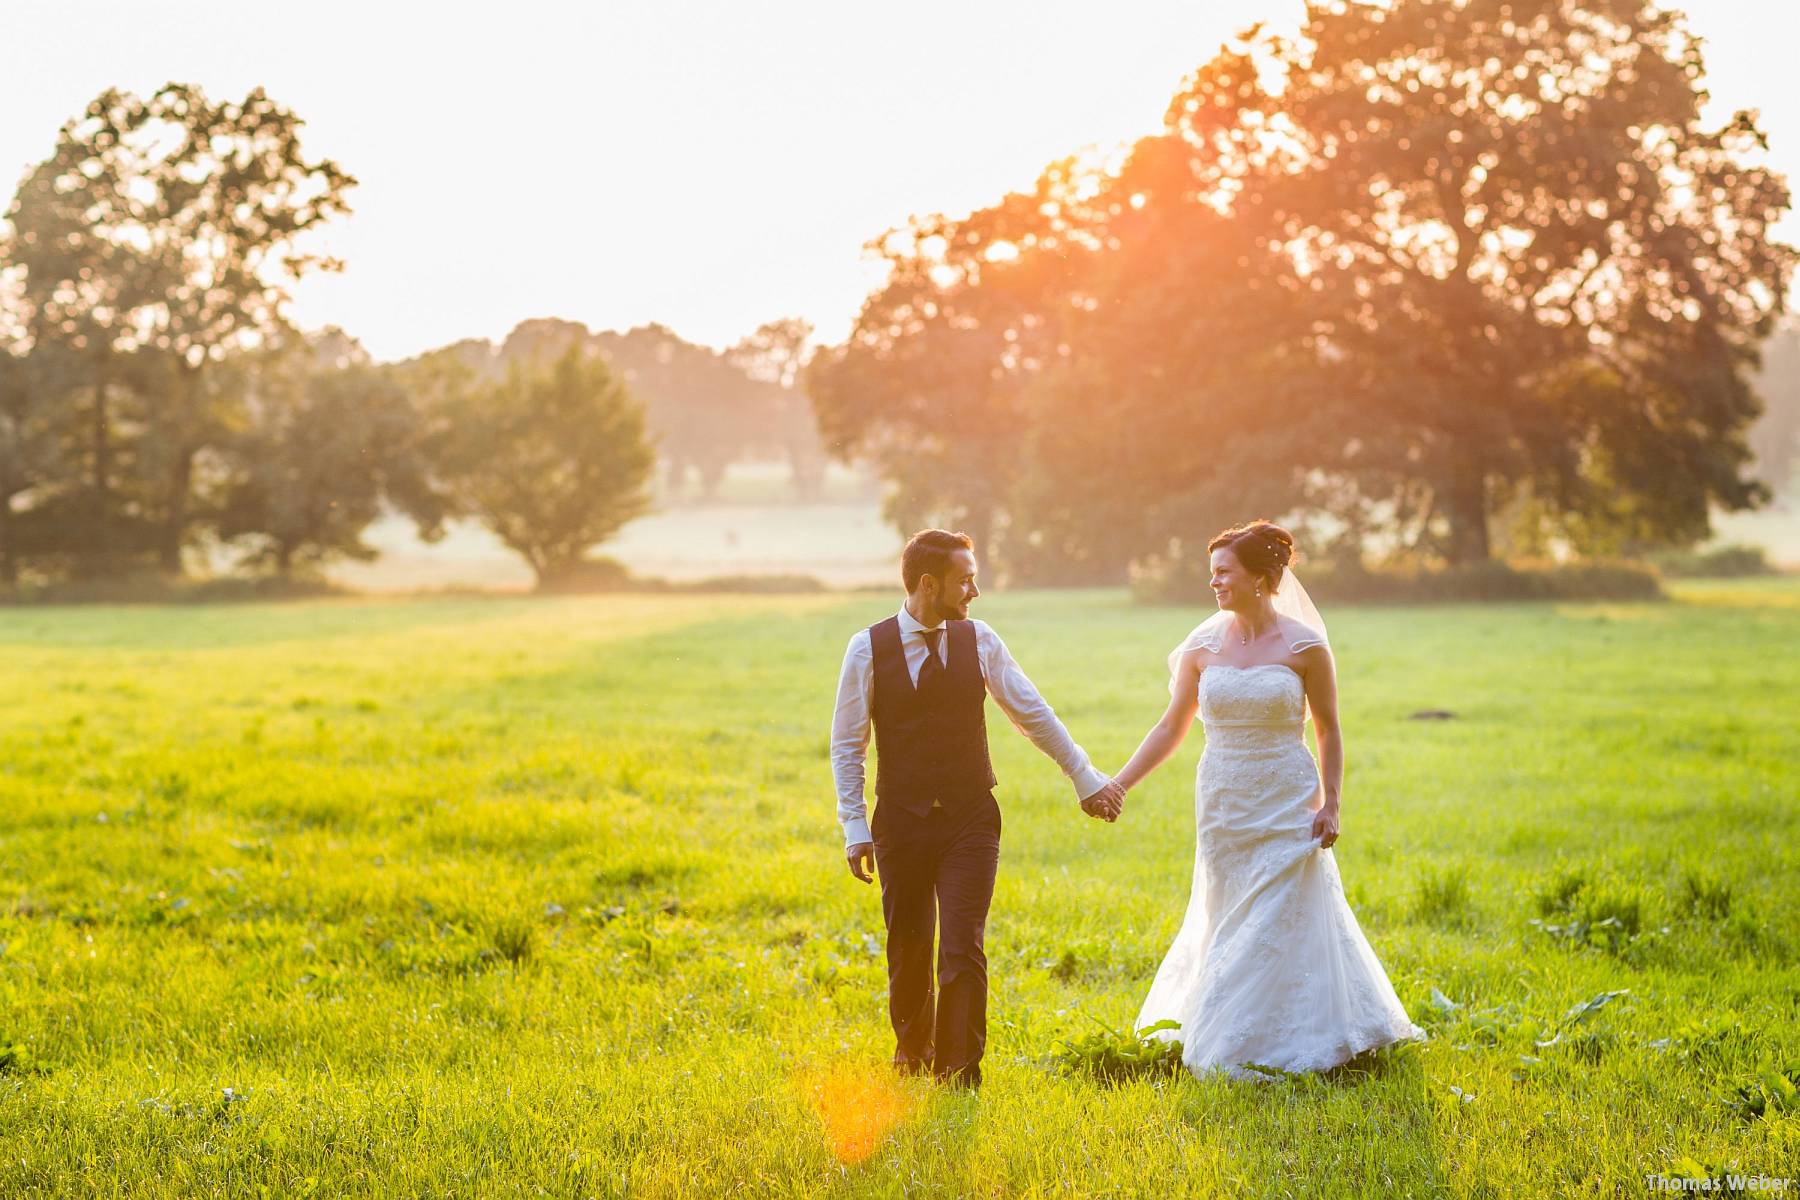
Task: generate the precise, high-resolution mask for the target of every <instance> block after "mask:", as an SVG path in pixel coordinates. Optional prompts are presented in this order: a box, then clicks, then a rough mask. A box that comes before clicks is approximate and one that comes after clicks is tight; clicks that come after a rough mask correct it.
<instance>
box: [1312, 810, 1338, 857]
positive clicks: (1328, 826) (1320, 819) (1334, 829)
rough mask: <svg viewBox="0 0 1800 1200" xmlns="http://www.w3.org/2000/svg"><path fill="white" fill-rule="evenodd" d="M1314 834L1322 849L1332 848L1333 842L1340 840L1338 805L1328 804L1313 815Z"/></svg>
mask: <svg viewBox="0 0 1800 1200" xmlns="http://www.w3.org/2000/svg"><path fill="white" fill-rule="evenodd" d="M1312 835H1313V837H1315V838H1317V839H1318V840H1319V848H1320V849H1321V850H1329V849H1331V846H1332V843H1334V842H1336V841H1337V840H1338V806H1337V805H1336V804H1326V805H1325V806H1324V807H1323V808H1321V809H1319V811H1318V813H1317V814H1316V815H1315V816H1314V817H1313V823H1312Z"/></svg>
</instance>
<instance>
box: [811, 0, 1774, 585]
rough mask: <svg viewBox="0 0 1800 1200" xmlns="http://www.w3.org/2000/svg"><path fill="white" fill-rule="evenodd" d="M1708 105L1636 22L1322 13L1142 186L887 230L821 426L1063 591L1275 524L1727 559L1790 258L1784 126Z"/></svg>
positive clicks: (1578, 6) (1677, 41)
mask: <svg viewBox="0 0 1800 1200" xmlns="http://www.w3.org/2000/svg"><path fill="white" fill-rule="evenodd" d="M1702 82H1703V71H1702V63H1701V59H1700V55H1699V50H1698V46H1697V43H1695V42H1694V41H1693V39H1692V38H1691V37H1690V36H1689V35H1688V34H1687V32H1686V29H1685V26H1684V24H1683V21H1682V19H1681V18H1680V17H1679V16H1676V15H1674V14H1670V13H1667V12H1664V11H1662V10H1659V9H1657V8H1654V7H1645V6H1643V5H1641V4H1639V3H1638V2H1637V0H1616V2H1615V0H1558V2H1557V3H1550V2H1549V0H1523V2H1520V0H1510V2H1509V0H1441V2H1426V0H1391V2H1385V3H1363V2H1345V3H1334V4H1317V3H1315V4H1312V5H1310V6H1309V7H1308V9H1307V19H1306V22H1305V24H1304V27H1303V28H1302V30H1301V33H1300V35H1299V37H1297V38H1295V39H1292V40H1286V39H1282V38H1278V37H1275V36H1272V35H1269V34H1266V33H1265V32H1263V31H1262V30H1260V29H1252V30H1250V31H1249V32H1248V33H1246V34H1245V35H1244V36H1243V37H1242V38H1241V39H1239V40H1238V41H1236V42H1235V43H1233V44H1232V45H1230V46H1228V47H1226V48H1225V49H1224V50H1223V51H1222V52H1221V54H1220V55H1218V56H1217V57H1216V58H1215V59H1213V60H1212V61H1210V62H1208V63H1206V64H1204V65H1203V67H1202V68H1201V69H1200V70H1198V71H1197V72H1196V73H1195V74H1194V75H1193V76H1192V77H1191V78H1190V79H1189V80H1187V81H1186V82H1185V83H1184V85H1183V87H1182V88H1181V90H1180V91H1179V92H1178V93H1177V94H1176V95H1175V97H1174V98H1173V100H1172V101H1171V104H1170V106H1169V109H1168V113H1167V119H1166V128H1165V131H1164V133H1163V134H1161V135H1159V136H1157V137H1153V138H1147V139H1144V140H1143V141H1141V142H1140V143H1138V144H1137V145H1136V146H1135V147H1133V148H1132V151H1131V153H1130V154H1129V155H1128V156H1126V157H1125V159H1124V160H1123V163H1122V164H1121V165H1120V166H1118V167H1107V168H1104V169H1093V168H1086V169H1084V168H1082V167H1080V166H1079V165H1078V164H1068V163H1065V164H1055V165H1053V167H1052V168H1051V169H1050V170H1049V171H1047V172H1046V174H1045V176H1044V178H1043V179H1041V180H1040V181H1039V183H1038V185H1037V187H1036V188H1035V190H1034V191H1033V192H1031V193H1027V194H1018V195H1013V196H1008V197H1006V198H1005V199H1003V200H1002V201H1001V202H1000V203H998V204H997V205H995V206H993V207H992V208H987V209H982V210H979V211H977V212H975V213H973V214H971V215H970V216H968V217H965V218H960V219H951V218H945V217H942V216H937V217H930V218H921V219H918V220H915V221H914V222H912V223H911V225H910V226H909V227H908V228H906V229H903V230H899V231H894V232H890V233H889V234H888V235H885V236H884V237H883V238H882V239H879V240H878V241H877V242H876V243H874V245H875V248H876V249H877V250H878V251H880V252H881V253H883V254H884V255H885V256H886V257H887V259H888V262H889V276H888V279H887V282H886V283H885V284H884V285H883V286H882V287H881V288H880V289H878V290H877V291H876V292H875V293H874V294H873V295H871V296H870V297H869V299H868V301H867V302H866V304H865V306H864V308H863V311H862V314H861V316H860V318H859V320H858V323H857V325H856V327H855V329H854V330H853V331H852V333H851V336H850V338H849V339H848V340H847V341H846V342H845V344H843V345H842V346H838V347H832V348H829V349H828V350H826V351H823V352H821V354H820V355H819V357H818V358H817V360H816V361H815V365H814V367H813V369H812V371H811V372H810V377H809V386H810V389H811V391H812V394H813V396H814V400H815V405H816V408H817V412H818V419H819V423H820V428H821V430H822V431H823V432H824V434H825V435H826V437H827V440H828V442H829V444H830V445H831V448H832V450H833V452H834V453H836V454H838V455H840V456H850V455H866V456H868V457H870V458H871V459H872V460H873V461H874V462H875V464H876V466H877V467H878V469H879V470H880V471H881V473H882V474H883V476H884V477H885V478H886V479H887V480H888V482H889V485H890V489H891V490H890V504H889V514H890V516H891V517H892V518H893V519H895V520H896V521H897V522H898V523H899V524H900V525H901V526H902V527H903V528H905V527H908V526H916V524H918V523H919V522H920V521H922V520H924V519H927V518H930V519H933V520H938V521H949V522H952V523H957V524H963V525H967V526H968V527H969V528H970V530H971V532H974V533H976V534H977V535H978V536H980V537H981V538H982V540H983V542H984V545H985V544H987V543H989V542H992V543H994V544H996V545H997V547H998V550H999V552H1000V557H1001V559H1002V561H1003V562H1005V563H1008V564H1010V565H1011V566H1012V567H1013V568H1014V569H1015V570H1016V571H1018V573H1019V574H1021V575H1025V576H1029V577H1034V578H1051V577H1056V576H1061V577H1068V576H1069V575H1070V573H1071V572H1073V573H1076V574H1082V575H1087V576H1091V577H1116V576H1117V574H1118V573H1119V572H1120V571H1121V570H1122V569H1123V565H1124V563H1125V562H1126V561H1127V560H1130V559H1133V558H1138V557H1142V556H1144V555H1146V554H1151V553H1155V552H1156V550H1157V549H1158V546H1157V543H1158V542H1159V541H1160V542H1162V543H1163V544H1165V545H1166V544H1167V543H1168V542H1169V541H1170V540H1171V539H1172V538H1173V539H1182V538H1184V537H1192V536H1196V535H1198V536H1201V537H1204V535H1205V534H1206V533H1207V532H1210V529H1211V528H1216V527H1217V525H1218V524H1223V523H1226V522H1228V521H1235V520H1240V519H1243V518H1244V517H1245V516H1248V515H1252V514H1254V513H1258V512H1266V513H1276V514H1283V515H1287V516H1289V517H1290V518H1293V517H1300V518H1309V517H1315V516H1316V517H1319V518H1321V519H1320V520H1319V521H1318V522H1317V524H1318V526H1319V529H1320V532H1321V533H1325V534H1328V535H1329V536H1331V537H1333V538H1335V540H1336V541H1337V542H1338V544H1339V546H1341V547H1342V548H1343V549H1344V550H1345V551H1346V552H1360V551H1361V550H1362V549H1363V547H1364V546H1365V545H1366V544H1367V542H1368V541H1369V540H1370V539H1371V537H1379V538H1380V539H1381V540H1383V541H1386V542H1387V543H1388V544H1390V545H1393V544H1398V545H1401V546H1404V547H1407V548H1409V549H1410V550H1412V551H1415V552H1417V553H1420V554H1422V555H1425V556H1428V557H1433V558H1438V559H1442V560H1448V561H1460V562H1466V561H1472V560H1478V559H1482V558H1485V557H1487V556H1489V555H1490V554H1491V553H1492V552H1493V549H1494V545H1495V541H1494V539H1495V535H1496V530H1495V529H1494V528H1493V527H1494V525H1495V524H1496V519H1497V516H1498V515H1499V514H1502V513H1504V514H1505V515H1506V517H1507V519H1508V522H1509V523H1511V524H1513V525H1515V526H1516V524H1517V518H1518V517H1520V516H1521V515H1522V514H1530V515H1531V519H1532V520H1534V521H1536V522H1537V524H1538V527H1539V528H1538V530H1537V534H1536V536H1537V537H1538V538H1539V540H1540V541H1543V540H1552V541H1559V542H1561V543H1563V544H1565V545H1572V546H1574V548H1576V549H1620V548H1623V549H1631V548H1639V547H1643V546H1647V545H1650V544H1655V543H1659V542H1663V543H1666V542H1670V541H1686V540H1691V539H1694V538H1696V537H1699V536H1702V535H1703V534H1704V533H1705V531H1706V529H1707V513H1708V511H1709V509H1710V508H1712V507H1713V506H1724V507H1736V506H1742V505H1746V504H1749V503H1753V502H1754V501H1755V500H1756V499H1757V498H1758V497H1759V496H1760V495H1761V494H1762V489H1761V488H1760V486H1759V485H1758V484H1756V483H1755V482H1754V481H1752V480H1749V479H1747V478H1746V477H1745V475H1744V468H1745V466H1746V464H1747V462H1748V457H1749V455H1748V450H1747V447H1746V445H1745V431H1746V429H1747V427H1748V426H1749V424H1750V422H1751V421H1752V419H1753V418H1754V416H1755V414H1756V411H1757V407H1758V406H1757V401H1756V397H1755V394H1754V388H1753V380H1752V371H1753V368H1754V366H1755V362H1756V355H1757V343H1758V341H1759V339H1760V338H1761V337H1763V336H1764V334H1766V333H1767V331H1768V329H1769V328H1770V325H1771V322H1772V320H1773V318H1774V317H1775V316H1776V315H1778V314H1779V313H1780V312H1781V310H1782V307H1783V302H1784V298H1785V288H1786V280H1787V276H1788V273H1789V271H1790V269H1791V267H1792V265H1793V263H1794V261H1795V257H1794V253H1793V251H1792V250H1791V249H1790V248H1789V247H1786V246H1783V245H1781V244H1779V243H1777V242H1775V241H1773V240H1772V239H1771V238H1770V237H1769V233H1768V231H1769V229H1770V227H1771V226H1772V224H1773V223H1774V221H1775V220H1776V219H1777V218H1778V217H1779V216H1780V215H1781V214H1782V213H1783V212H1785V211H1786V208H1787V204H1788V196H1787V191H1786V187H1785V184H1784V183H1783V182H1782V181H1781V180H1780V179H1779V178H1778V177H1777V176H1775V175H1773V174H1772V173H1770V172H1769V171H1767V170H1765V169H1763V168H1761V167H1759V166H1757V165H1756V163H1755V160H1756V157H1757V155H1759V154H1760V153H1761V151H1762V149H1763V142H1762V135H1761V133H1760V132H1759V131H1758V130H1757V128H1756V125H1755V122H1754V120H1753V119H1752V118H1750V117H1749V116H1746V115H1742V114H1740V115H1739V116H1737V117H1735V118H1733V119H1732V120H1731V121H1730V122H1728V123H1727V124H1726V125H1725V127H1724V128H1722V129H1717V130H1713V129H1707V128H1704V127H1702V126H1701V124H1700V121H1699V109H1700V104H1701V101H1702V99H1703V98H1704V92H1703V91H1702ZM1084 483H1085V484H1086V485H1087V486H1086V487H1085V488H1084V487H1083V486H1082V485H1083V484H1084ZM1325 518H1329V519H1328V520H1327V519H1325ZM1508 532H1516V530H1515V529H1509V530H1508Z"/></svg>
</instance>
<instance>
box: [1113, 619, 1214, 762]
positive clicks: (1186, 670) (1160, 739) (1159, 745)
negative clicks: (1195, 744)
mask: <svg viewBox="0 0 1800 1200" xmlns="http://www.w3.org/2000/svg"><path fill="white" fill-rule="evenodd" d="M1199 707H1200V651H1198V650H1190V651H1188V652H1187V653H1186V654H1184V655H1182V658H1181V665H1180V666H1179V667H1177V668H1176V669H1175V694H1174V695H1173V696H1171V697H1170V698H1169V707H1168V710H1167V711H1166V712H1164V713H1163V715H1162V720H1160V721H1158V722H1157V723H1156V724H1155V725H1152V726H1151V727H1150V732H1149V733H1147V734H1145V735H1144V740H1143V742H1142V743H1141V744H1140V745H1139V746H1138V748H1137V753H1136V754H1133V755H1132V756H1131V761H1130V762H1128V763H1126V764H1125V766H1124V769H1122V770H1121V771H1120V772H1119V773H1118V774H1117V775H1116V776H1114V777H1113V781H1114V782H1115V783H1117V784H1119V786H1121V787H1124V788H1130V787H1132V786H1133V785H1135V784H1136V783H1137V782H1138V780H1140V779H1142V778H1143V777H1144V776H1146V775H1148V774H1149V773H1150V772H1152V771H1154V770H1156V768H1157V767H1159V766H1161V765H1162V764H1163V760H1165V759H1167V758H1168V757H1169V755H1171V754H1173V753H1175V748H1176V747H1177V746H1179V745H1181V741H1182V739H1183V738H1185V737H1187V731H1188V729H1189V727H1191V726H1192V725H1193V723H1194V710H1195V709H1197V708H1199Z"/></svg>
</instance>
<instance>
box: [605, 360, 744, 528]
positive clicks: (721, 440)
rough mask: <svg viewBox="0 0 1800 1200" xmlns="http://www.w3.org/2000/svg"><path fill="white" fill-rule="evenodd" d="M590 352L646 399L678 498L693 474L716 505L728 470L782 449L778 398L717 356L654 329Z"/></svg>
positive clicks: (670, 487) (668, 474) (670, 482)
mask: <svg viewBox="0 0 1800 1200" xmlns="http://www.w3.org/2000/svg"><path fill="white" fill-rule="evenodd" d="M590 344H591V345H592V346H593V347H594V348H595V349H597V350H599V351H600V353H601V354H603V355H604V356H605V357H606V360H607V361H608V362H609V363H611V364H612V366H613V369H614V370H616V371H618V372H619V374H620V375H621V376H622V377H623V378H624V380H625V382H626V384H627V385H628V386H629V387H630V388H631V390H632V393H633V394H634V395H637V396H639V397H641V398H642V399H643V402H644V408H645V413H646V416H647V419H648V421H649V423H650V429H651V430H652V431H653V433H654V434H655V435H656V439H657V448H658V450H659V451H660V453H661V454H662V457H663V460H664V463H665V470H666V478H667V479H668V483H669V489H670V491H671V492H679V491H680V490H681V489H682V487H683V486H684V484H685V482H686V479H687V475H688V472H689V471H690V470H692V471H694V472H696V473H698V475H699V477H700V486H701V489H702V491H703V492H704V494H705V495H707V496H709V497H710V496H712V495H713V494H714V493H715V492H716V491H717V490H718V487H719V484H720V482H721V481H722V480H723V479H724V477H725V468H726V467H728V466H729V465H730V464H732V463H733V462H736V461H738V460H739V459H741V458H743V457H744V455H745V454H746V453H747V452H750V451H753V450H755V449H758V448H772V447H774V446H775V445H776V442H775V439H774V437H773V436H772V432H771V431H772V427H773V423H774V416H775V409H776V405H777V404H778V403H779V394H778V393H776V392H775V391H774V389H771V388H770V387H768V386H766V385H765V384H762V383H759V382H757V381H755V380H752V379H750V378H749V377H747V376H746V375H745V374H744V372H743V371H742V370H741V369H740V368H739V367H738V366H736V365H735V364H733V363H732V362H731V361H730V360H729V359H728V358H727V356H725V355H723V354H720V353H719V352H718V351H716V350H712V349H710V348H708V347H706V346H700V345H696V344H694V343H693V342H689V341H687V340H685V339H683V338H682V337H680V336H678V335H677V334H676V333H675V332H674V331H673V330H671V329H668V328H666V327H665V326H662V325H655V324H652V325H644V326H640V327H638V328H636V329H632V330H629V331H628V332H626V333H601V334H597V335H595V336H594V338H593V339H592V342H591V343H590Z"/></svg>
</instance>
